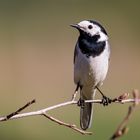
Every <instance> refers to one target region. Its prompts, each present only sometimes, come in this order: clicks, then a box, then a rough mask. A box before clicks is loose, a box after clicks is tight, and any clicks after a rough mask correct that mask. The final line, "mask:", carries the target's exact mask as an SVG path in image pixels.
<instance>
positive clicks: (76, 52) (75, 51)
mask: <svg viewBox="0 0 140 140" xmlns="http://www.w3.org/2000/svg"><path fill="white" fill-rule="evenodd" d="M77 45H78V43H76V45H75V49H74V59H73V63H74V64H75V58H76V56H77V54H78V50H77Z"/></svg>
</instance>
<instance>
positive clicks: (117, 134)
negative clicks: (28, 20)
mask: <svg viewBox="0 0 140 140" xmlns="http://www.w3.org/2000/svg"><path fill="white" fill-rule="evenodd" d="M76 94H77V91H75V93H74V94H73V97H72V100H71V101H68V102H64V103H60V104H57V105H54V106H50V107H47V108H44V109H41V110H37V111H32V112H27V113H20V112H21V111H22V110H24V109H25V108H27V107H28V106H30V105H31V104H33V103H35V100H32V101H31V102H28V103H27V104H26V105H24V106H23V107H21V108H19V109H18V110H17V111H15V112H12V113H10V114H9V115H7V116H5V117H0V122H2V121H8V120H13V119H19V118H23V117H29V116H36V115H43V116H45V117H46V118H47V119H49V120H51V121H53V122H55V123H57V124H60V125H63V126H65V127H68V128H71V129H73V130H75V131H77V132H79V133H80V134H84V135H85V134H88V135H90V134H92V133H91V132H87V131H84V130H81V129H79V128H77V126H76V125H75V124H68V123H65V122H63V121H60V120H58V119H56V118H54V117H52V116H50V115H48V111H50V110H53V109H56V108H59V107H63V106H67V105H73V104H77V103H78V101H75V97H76ZM128 96H129V94H127V93H125V94H122V95H121V96H119V97H117V98H114V99H112V102H111V103H121V104H124V103H133V105H131V106H130V107H129V111H128V114H127V116H126V117H125V118H124V120H123V122H122V123H121V124H120V125H119V127H118V129H117V130H116V132H115V133H114V135H113V136H112V137H111V139H112V140H114V139H116V138H118V137H120V136H122V135H123V134H124V133H126V130H127V127H126V124H127V122H128V120H129V118H130V116H131V114H132V112H133V110H134V108H135V106H136V105H137V104H138V103H139V102H140V98H139V95H138V93H137V94H136V91H134V93H133V97H134V98H133V99H128ZM87 102H90V103H102V100H101V99H96V100H86V101H85V103H87Z"/></svg>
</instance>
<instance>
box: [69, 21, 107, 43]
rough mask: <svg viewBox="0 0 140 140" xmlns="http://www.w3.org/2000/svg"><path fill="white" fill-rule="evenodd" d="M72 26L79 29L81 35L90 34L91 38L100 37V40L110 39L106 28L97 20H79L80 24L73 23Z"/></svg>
mask: <svg viewBox="0 0 140 140" xmlns="http://www.w3.org/2000/svg"><path fill="white" fill-rule="evenodd" d="M71 26H72V27H74V28H76V29H78V30H79V32H80V35H85V36H89V37H91V38H94V37H98V40H97V41H98V42H100V41H107V40H108V35H107V32H106V30H105V29H104V27H103V26H102V25H101V24H100V23H98V22H97V21H93V20H84V21H81V22H79V23H78V24H72V25H71Z"/></svg>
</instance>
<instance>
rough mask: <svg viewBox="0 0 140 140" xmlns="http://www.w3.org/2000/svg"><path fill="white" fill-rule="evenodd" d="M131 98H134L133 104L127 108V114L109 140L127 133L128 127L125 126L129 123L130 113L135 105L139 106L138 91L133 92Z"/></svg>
mask: <svg viewBox="0 0 140 140" xmlns="http://www.w3.org/2000/svg"><path fill="white" fill-rule="evenodd" d="M133 98H134V102H133V104H132V105H130V106H129V108H128V112H127V114H126V116H125V118H124V119H123V121H122V122H121V123H120V125H119V126H118V128H117V130H116V131H115V133H114V134H113V136H112V137H111V140H115V139H117V138H119V137H121V136H123V135H124V134H126V133H127V132H128V127H127V126H126V125H127V123H128V121H129V119H130V117H131V115H132V113H133V112H134V110H135V107H136V105H138V104H139V100H140V98H139V93H138V90H134V91H133Z"/></svg>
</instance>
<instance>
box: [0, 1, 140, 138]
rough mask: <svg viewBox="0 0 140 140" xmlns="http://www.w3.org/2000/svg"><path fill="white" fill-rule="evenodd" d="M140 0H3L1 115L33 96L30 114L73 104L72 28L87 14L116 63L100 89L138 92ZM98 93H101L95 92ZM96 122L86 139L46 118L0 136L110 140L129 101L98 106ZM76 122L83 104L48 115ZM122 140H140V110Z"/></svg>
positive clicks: (16, 124)
mask: <svg viewBox="0 0 140 140" xmlns="http://www.w3.org/2000/svg"><path fill="white" fill-rule="evenodd" d="M139 14H140V1H139V0H133V1H132V0H123V1H121V0H117V1H112V0H106V1H104V0H70V1H68V0H58V1H57V0H0V110H1V111H0V115H1V116H3V115H5V114H8V113H10V112H12V111H15V110H16V109H17V108H18V107H20V106H22V105H24V104H25V103H26V102H28V101H29V100H31V99H34V98H35V99H36V100H37V103H36V104H34V105H32V106H31V107H29V109H26V110H25V111H32V110H38V109H41V108H44V107H47V106H51V105H54V104H57V103H61V102H65V101H68V100H69V99H70V98H71V95H72V93H73V91H74V89H75V85H74V83H73V51H74V46H75V43H76V40H77V37H78V32H77V31H75V30H73V29H72V28H71V27H70V26H69V25H70V24H72V23H77V22H79V21H81V20H84V19H94V20H98V21H100V22H101V23H102V24H103V25H104V27H105V28H106V30H107V32H108V34H109V37H110V44H111V51H112V53H111V63H110V69H109V73H108V76H107V79H106V80H105V82H104V85H103V86H102V88H101V89H102V91H103V92H104V93H105V94H106V95H108V96H110V97H112V98H113V97H116V96H118V95H120V94H121V93H125V92H129V93H131V92H132V90H133V89H135V88H138V89H140V74H139V71H140V46H139V44H140V35H139V34H140V28H139V26H140V16H139ZM96 97H97V98H99V95H97V96H96ZM94 109H95V110H94V121H93V125H92V128H91V129H89V131H92V132H93V135H92V136H83V135H80V134H79V133H76V132H73V131H72V130H70V129H68V128H65V127H63V126H59V125H57V124H55V123H53V122H50V121H49V120H47V119H46V118H43V117H41V116H36V117H29V118H23V119H18V120H13V121H8V122H2V123H1V124H0V140H11V139H12V140H19V139H20V140H27V139H33V140H39V139H41V140H44V139H52V140H56V139H67V140H70V139H75V140H77V139H80V140H84V139H87V140H90V139H94V140H107V139H108V138H109V137H110V136H111V135H112V134H113V132H114V131H115V130H116V128H117V126H118V124H119V123H120V122H121V120H122V118H123V117H124V116H125V114H126V112H127V109H128V104H126V105H118V104H112V105H111V106H108V107H103V106H101V105H98V104H97V105H95V108H94ZM50 113H51V114H52V115H54V116H55V117H57V118H59V119H61V120H64V121H65V122H69V123H72V124H73V123H75V124H76V125H77V126H79V108H78V107H76V106H67V107H63V108H60V109H56V110H53V111H51V112H50ZM128 125H129V126H130V131H129V133H128V134H127V135H125V136H123V137H122V138H121V139H122V140H131V139H139V137H140V133H139V128H140V112H139V107H137V111H136V112H135V113H134V114H133V116H132V119H131V120H130V122H129V124H128Z"/></svg>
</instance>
